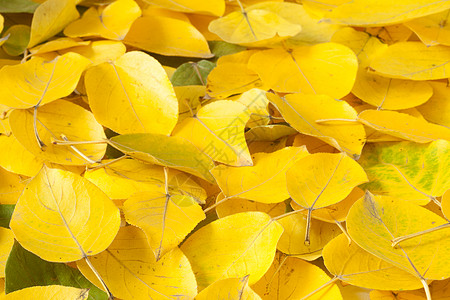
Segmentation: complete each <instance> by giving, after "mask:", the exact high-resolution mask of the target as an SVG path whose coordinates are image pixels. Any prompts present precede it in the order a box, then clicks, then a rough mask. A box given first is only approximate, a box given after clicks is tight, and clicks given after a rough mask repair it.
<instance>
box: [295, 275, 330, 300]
mask: <svg viewBox="0 0 450 300" xmlns="http://www.w3.org/2000/svg"><path fill="white" fill-rule="evenodd" d="M338 280H339V278H338V277H337V276H335V277H333V278H332V279H331V280H329V281H328V282H326V283H324V284H323V285H321V286H320V287H318V288H317V289H315V290H314V291H312V292H311V293H309V294H308V295H306V296H304V297H303V298H302V299H301V300H305V299H308V298H309V297H311V296H313V295H314V294H316V293H318V292H320V291H321V290H323V289H324V288H326V287H327V286H329V285H331V284H333V283H335V282H336V281H338Z"/></svg>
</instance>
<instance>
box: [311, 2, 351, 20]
mask: <svg viewBox="0 0 450 300" xmlns="http://www.w3.org/2000/svg"><path fill="white" fill-rule="evenodd" d="M350 1H351V0H320V1H317V0H303V1H302V4H303V6H304V7H305V10H306V11H307V12H308V14H310V15H312V16H315V17H317V18H323V16H324V15H325V14H326V13H328V12H330V11H332V10H333V9H335V8H336V7H338V6H339V5H341V4H344V3H346V2H350Z"/></svg>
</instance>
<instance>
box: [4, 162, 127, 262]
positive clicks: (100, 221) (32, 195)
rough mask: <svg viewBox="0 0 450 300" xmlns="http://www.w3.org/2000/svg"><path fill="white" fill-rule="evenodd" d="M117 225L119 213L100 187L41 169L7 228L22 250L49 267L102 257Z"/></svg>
mask: <svg viewBox="0 0 450 300" xmlns="http://www.w3.org/2000/svg"><path fill="white" fill-rule="evenodd" d="M119 226H120V214H119V210H118V209H117V208H116V207H115V206H114V204H113V203H112V201H111V200H110V199H109V198H108V197H107V196H106V195H105V194H104V193H103V192H102V191H101V190H100V189H99V188H97V187H96V186H95V185H93V184H92V183H90V182H89V181H87V180H86V179H84V178H82V177H80V176H79V175H75V174H73V173H71V172H68V171H62V170H58V169H50V168H48V167H46V166H44V167H43V168H42V170H41V171H40V172H39V173H38V174H37V175H36V177H34V178H33V179H32V180H31V181H30V182H29V183H28V184H27V186H26V189H25V190H24V192H23V193H22V195H21V196H20V199H19V201H18V202H17V205H16V208H15V210H14V214H13V216H12V218H11V223H10V227H11V229H12V231H13V232H14V235H15V237H16V239H17V240H18V241H19V243H20V244H21V245H22V246H23V247H24V248H25V249H27V250H29V251H31V252H33V253H34V254H36V255H38V256H40V257H41V258H42V259H45V260H47V261H53V262H70V261H75V260H79V259H82V258H85V257H87V256H88V255H94V254H97V253H100V252H102V251H103V250H105V249H106V248H107V247H108V246H109V244H110V243H111V242H112V241H113V239H114V237H115V236H116V234H117V231H118V230H119Z"/></svg>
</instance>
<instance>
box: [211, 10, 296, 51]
mask: <svg viewBox="0 0 450 300" xmlns="http://www.w3.org/2000/svg"><path fill="white" fill-rule="evenodd" d="M300 7H301V6H300V5H298V4H295V3H285V2H270V3H266V2H263V3H258V4H255V5H251V6H248V7H246V8H242V10H237V11H234V12H232V13H230V14H228V15H226V16H225V17H222V18H219V19H216V20H213V21H212V22H211V23H210V24H209V26H208V29H209V31H211V32H212V33H215V34H217V35H218V36H219V37H220V38H221V39H222V40H224V41H225V42H228V43H234V44H245V45H252V46H263V45H265V44H270V43H271V42H273V39H275V41H279V40H283V39H286V38H288V37H291V36H294V35H296V34H297V33H299V32H300V31H301V30H302V26H301V25H300V24H298V22H299V21H298V15H299V11H300V10H301V8H300Z"/></svg>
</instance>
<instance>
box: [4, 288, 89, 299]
mask: <svg viewBox="0 0 450 300" xmlns="http://www.w3.org/2000/svg"><path fill="white" fill-rule="evenodd" d="M88 296H89V289H77V288H74V287H70V286H62V285H48V286H32V287H28V288H24V289H21V290H18V291H15V292H12V293H9V294H7V295H6V296H3V297H2V298H1V299H2V300H19V299H35V300H48V299H52V300H84V299H87V298H88Z"/></svg>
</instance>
